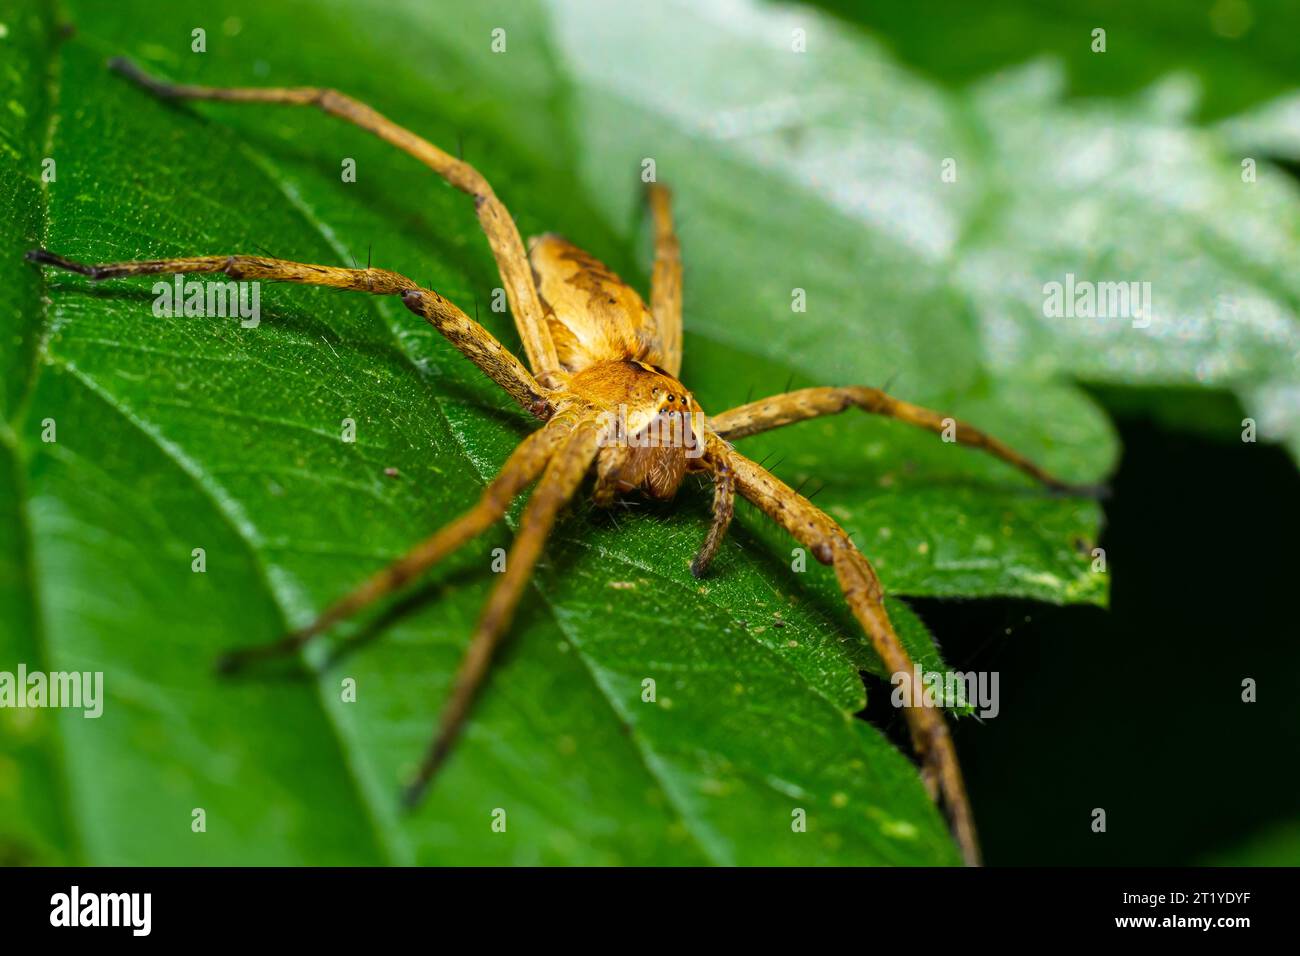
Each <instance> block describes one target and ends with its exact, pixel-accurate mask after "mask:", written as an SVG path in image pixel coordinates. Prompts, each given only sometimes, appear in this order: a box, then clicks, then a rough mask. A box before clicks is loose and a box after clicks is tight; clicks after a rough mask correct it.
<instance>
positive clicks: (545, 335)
mask: <svg viewBox="0 0 1300 956" xmlns="http://www.w3.org/2000/svg"><path fill="white" fill-rule="evenodd" d="M108 66H109V69H111V70H114V71H115V72H117V73H121V74H122V75H123V76H125V77H127V78H128V79H130V80H132V81H133V82H135V83H137V84H139V85H140V86H142V87H144V88H145V89H146V90H148V91H149V92H151V93H153V94H154V95H155V96H157V97H159V98H161V99H177V100H221V101H224V102H228V103H276V104H280V105H283V106H315V107H318V108H319V109H321V110H322V111H323V112H325V113H328V114H329V115H331V116H336V117H338V118H339V119H342V120H345V121H346V122H349V123H351V124H353V125H354V126H358V127H360V128H361V129H363V130H365V131H366V132H368V133H373V134H374V135H375V136H378V137H379V138H380V139H382V140H384V141H385V142H386V143H389V144H391V145H393V146H396V147H397V148H398V149H400V150H402V151H403V152H405V153H408V154H409V155H411V156H413V157H415V159H417V160H419V161H420V162H422V163H424V165H426V166H428V167H429V168H430V169H432V170H433V171H434V172H435V173H437V174H438V175H439V176H441V177H442V178H443V179H445V180H446V181H447V182H448V183H450V184H451V185H452V186H454V187H455V188H457V189H459V190H460V191H461V192H464V193H467V194H468V195H470V196H472V197H474V209H475V211H476V212H477V213H478V219H479V224H480V225H481V226H482V227H483V233H484V235H486V236H487V240H488V245H489V246H490V247H491V249H492V255H493V257H494V258H495V259H496V262H497V270H498V271H499V272H500V273H501V283H502V285H503V286H504V287H505V290H506V299H507V300H508V301H509V302H510V311H511V312H512V313H514V316H515V324H516V326H517V327H518V329H519V338H520V339H521V340H522V341H523V344H524V351H525V352H526V353H527V354H528V362H529V365H530V366H531V367H532V370H533V372H534V373H535V374H536V375H538V376H539V377H540V378H542V379H543V381H546V380H547V378H548V377H549V376H550V375H551V374H552V373H554V372H556V371H557V370H558V369H559V360H558V359H557V358H556V355H555V344H554V343H553V342H552V341H551V334H550V331H549V329H548V327H547V324H546V315H545V312H544V311H543V309H542V303H541V299H540V298H539V297H538V295H537V287H536V286H535V285H534V284H533V273H532V268H531V267H530V266H529V264H528V256H527V254H526V253H525V252H524V243H523V240H522V239H521V238H520V237H519V228H518V227H517V226H516V225H515V221H514V219H513V218H512V217H511V215H510V213H509V211H508V210H507V209H506V207H505V206H504V205H503V204H502V202H501V200H500V199H498V198H497V196H496V193H495V192H493V191H492V187H491V185H490V184H489V183H488V181H487V180H486V179H484V178H483V175H482V173H480V172H479V171H478V170H477V169H475V168H474V167H473V166H471V165H470V164H469V163H467V162H464V161H463V160H460V159H457V158H456V157H454V156H451V155H449V154H448V153H445V152H443V151H442V150H441V149H439V148H438V147H437V146H434V145H433V144H432V143H430V142H429V141H428V140H426V139H424V138H423V137H421V136H417V135H416V134H415V133H412V132H411V131H410V130H408V129H406V128H405V127H403V126H399V125H398V124H396V123H394V122H393V121H392V120H390V119H389V118H388V117H387V116H384V115H383V114H382V113H379V112H378V111H376V110H373V109H371V108H370V107H369V106H367V105H366V104H365V103H362V102H361V101H359V100H355V99H353V98H352V97H350V96H347V95H345V94H343V93H339V92H338V91H337V90H331V89H325V88H322V87H310V86H306V87H215V86H193V85H189V84H183V83H168V82H166V81H165V80H159V79H157V78H156V77H153V76H150V75H149V74H147V73H145V72H144V71H143V70H142V69H140V67H138V66H137V65H136V64H135V63H133V62H132V61H131V60H129V59H127V58H126V57H114V58H113V59H111V60H109V61H108ZM548 384H549V382H548Z"/></svg>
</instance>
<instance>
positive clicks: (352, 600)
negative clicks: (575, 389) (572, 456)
mask: <svg viewBox="0 0 1300 956" xmlns="http://www.w3.org/2000/svg"><path fill="white" fill-rule="evenodd" d="M572 427H573V420H572V419H571V418H569V417H566V416H563V415H561V416H557V417H556V418H554V419H552V420H551V421H550V422H548V423H547V424H546V425H543V426H542V427H541V428H540V429H538V430H537V431H535V432H533V433H532V434H530V435H529V436H528V437H527V438H525V439H524V440H523V441H522V442H521V443H520V444H519V446H518V447H517V448H516V449H515V450H514V452H512V453H511V455H510V457H509V458H508V459H506V463H505V465H503V466H502V468H501V471H500V472H498V474H497V476H496V478H494V479H493V480H492V482H491V483H490V484H489V485H488V486H487V487H486V488H484V489H483V494H482V495H481V496H480V497H479V500H478V503H477V504H475V505H474V507H472V508H470V509H469V510H468V511H466V512H465V513H464V514H462V515H461V516H460V517H459V518H456V519H455V520H453V521H452V522H450V523H449V524H446V525H444V526H443V527H442V528H440V529H438V531H437V532H435V533H434V534H432V535H430V536H429V537H428V538H426V539H425V540H423V541H421V542H420V543H419V544H417V545H416V546H415V547H414V548H412V549H411V550H410V551H408V552H407V553H406V554H404V555H402V557H400V558H398V559H397V560H396V561H394V562H393V563H392V564H390V565H388V566H387V567H385V568H383V569H381V570H380V571H377V572H376V573H375V574H373V575H371V576H370V577H369V578H367V579H366V580H365V581H364V582H362V584H360V585H359V586H358V587H357V588H356V589H354V590H353V591H352V592H351V593H349V594H347V595H345V596H344V597H342V598H339V599H338V600H337V601H335V602H334V603H333V604H331V605H330V606H329V607H328V608H326V609H325V610H324V611H323V612H322V613H321V615H320V616H319V617H317V618H316V620H314V621H312V622H311V623H310V624H308V625H307V626H306V627H303V628H300V629H299V630H297V631H294V632H293V633H292V634H289V635H287V636H286V637H284V638H282V639H280V640H278V641H275V642H273V643H270V644H263V645H260V646H257V647H248V648H241V649H239V650H234V651H230V652H228V653H227V654H226V655H224V656H223V657H222V658H221V661H220V663H219V669H220V670H221V671H222V672H223V673H234V672H235V671H238V670H240V669H242V668H244V667H246V666H247V665H248V664H251V663H253V662H254V661H258V660H264V659H266V658H271V657H278V656H281V655H284V654H290V653H293V652H294V651H297V650H298V649H299V648H301V647H302V646H303V645H305V644H306V643H308V642H309V641H310V640H311V639H312V638H314V637H316V636H317V635H318V634H321V633H322V632H323V631H325V630H326V629H328V628H330V627H332V626H333V625H335V624H337V623H338V622H339V621H343V620H346V619H347V618H350V617H352V616H353V615H354V614H356V613H358V612H359V611H361V610H362V609H363V608H366V607H368V606H369V605H371V604H373V603H375V602H376V601H379V600H381V599H383V598H384V597H386V596H387V595H389V594H392V593H393V592H394V591H397V590H398V589H399V588H401V587H403V586H404V585H406V584H407V583H409V582H410V581H413V580H414V579H415V578H417V577H419V576H420V575H421V574H423V573H424V572H425V571H427V570H428V569H429V568H431V567H432V566H433V565H434V564H436V563H437V562H439V561H441V560H442V559H443V558H445V557H447V556H448V555H449V554H451V553H452V552H454V551H456V550H457V549H459V548H460V547H461V546H462V545H464V544H466V543H467V542H469V541H471V540H473V539H474V538H476V537H478V535H480V534H482V533H483V532H484V531H486V530H487V529H488V528H490V527H491V526H492V525H493V524H495V523H496V522H497V521H499V520H500V519H501V518H502V516H503V515H505V513H506V509H507V508H509V507H510V503H511V502H512V501H514V499H515V498H516V497H517V496H518V495H519V494H520V493H521V492H522V491H523V490H524V489H525V488H527V487H528V486H529V485H530V484H532V482H533V481H534V480H535V479H536V478H537V476H538V475H539V474H541V473H542V469H543V468H545V467H546V464H547V462H549V461H550V460H551V458H552V456H553V455H554V454H555V452H556V449H557V448H559V447H560V445H561V444H562V443H563V442H564V441H565V439H567V438H568V437H569V433H570V429H571V428H572Z"/></svg>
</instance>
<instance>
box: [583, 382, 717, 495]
mask: <svg viewBox="0 0 1300 956" xmlns="http://www.w3.org/2000/svg"><path fill="white" fill-rule="evenodd" d="M569 388H570V389H571V390H573V391H574V392H576V393H577V394H578V395H580V396H581V397H582V398H584V399H585V400H586V401H588V402H590V403H591V404H593V405H596V406H597V407H599V408H600V409H601V410H602V412H603V414H604V417H605V420H606V426H607V427H606V438H605V445H604V447H603V448H602V449H601V452H600V456H599V459H598V462H597V471H598V473H599V475H600V481H599V483H598V485H597V501H602V500H603V499H605V498H612V496H613V494H614V493H615V492H627V491H632V490H633V489H640V490H641V491H643V492H645V493H646V494H647V495H649V496H650V497H652V498H671V497H672V496H673V495H674V494H675V493H676V491H677V488H678V487H679V486H680V485H681V483H682V479H683V478H684V477H685V475H686V472H687V470H688V468H690V467H691V463H692V461H698V460H699V458H700V457H701V456H702V455H703V453H704V411H703V409H701V408H700V406H699V403H698V402H696V401H695V397H694V396H693V395H692V394H691V393H690V391H689V390H688V389H687V388H686V386H685V385H683V384H682V383H681V382H680V381H678V380H677V379H676V378H674V377H673V376H672V375H669V374H668V373H667V372H665V371H664V370H663V369H661V368H657V367H655V366H653V365H648V364H646V363H645V362H637V361H632V360H627V361H622V362H608V363H601V364H600V365H595V366H592V367H591V368H589V369H585V370H583V371H582V372H579V373H578V374H576V375H574V376H573V378H572V379H571V380H570V382H569Z"/></svg>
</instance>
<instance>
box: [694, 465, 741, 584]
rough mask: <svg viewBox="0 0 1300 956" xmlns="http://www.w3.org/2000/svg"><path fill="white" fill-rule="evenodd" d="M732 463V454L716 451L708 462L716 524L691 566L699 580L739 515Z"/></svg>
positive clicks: (711, 527) (712, 525)
mask: <svg viewBox="0 0 1300 956" xmlns="http://www.w3.org/2000/svg"><path fill="white" fill-rule="evenodd" d="M710 444H711V445H712V444H713V443H710ZM718 444H721V443H718ZM729 459H730V454H729V452H727V451H725V450H723V451H721V452H720V453H719V452H715V451H713V449H712V448H711V449H710V454H709V455H708V458H707V460H708V462H709V467H710V469H711V471H712V475H713V523H712V524H711V525H709V533H708V534H707V535H706V536H705V538H704V543H703V544H702V545H700V550H699V552H698V553H697V554H696V555H695V559H694V560H693V561H692V562H691V574H693V575H694V576H695V577H697V578H702V577H704V572H705V571H706V570H708V567H709V564H710V563H711V562H712V561H713V558H714V556H715V555H717V553H718V548H719V547H721V546H722V539H723V538H725V537H726V535H727V528H728V527H730V526H731V518H732V516H733V515H734V514H735V512H736V476H735V475H734V474H733V473H732V470H731V464H730V461H729Z"/></svg>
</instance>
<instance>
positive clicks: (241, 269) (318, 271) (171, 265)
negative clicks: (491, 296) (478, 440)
mask: <svg viewBox="0 0 1300 956" xmlns="http://www.w3.org/2000/svg"><path fill="white" fill-rule="evenodd" d="M27 258H28V260H30V261H31V262H37V263H40V264H41V265H46V266H54V267H55V268H57V269H65V270H67V271H68V272H75V273H78V274H79V275H84V276H88V277H89V278H90V279H92V280H94V281H100V280H103V279H120V278H127V277H130V276H144V275H180V274H184V273H221V274H222V275H225V276H228V277H229V278H231V279H233V280H235V281H236V282H295V283H298V284H299V285H314V286H326V287H328V288H332V289H344V290H348V291H352V292H368V293H370V294H371V295H400V296H401V297H402V302H403V303H404V304H405V305H406V307H407V308H408V309H410V310H411V311H412V312H414V313H415V314H416V315H419V316H422V317H423V318H424V319H426V320H427V321H428V323H429V324H430V325H432V326H433V327H434V328H435V329H437V330H438V331H439V332H440V333H442V335H443V336H444V337H446V339H447V340H448V341H449V342H451V344H452V345H454V346H455V347H456V348H457V349H458V350H460V352H461V353H462V354H463V355H464V356H465V357H466V358H468V359H469V360H470V361H471V362H473V363H474V364H475V365H477V366H478V367H479V369H480V370H481V371H482V372H483V374H485V375H487V376H488V378H490V379H492V381H494V382H496V383H497V384H498V385H500V386H501V388H503V389H504V390H505V391H506V392H507V393H508V394H509V395H510V396H511V397H512V398H514V400H515V401H517V402H518V403H519V404H520V405H521V406H522V407H523V408H524V409H525V410H527V411H529V412H531V413H532V414H533V415H535V416H536V417H537V418H541V419H545V418H547V417H548V416H549V415H550V405H549V402H548V401H547V399H546V389H544V388H542V386H541V385H539V384H538V383H537V380H536V379H535V378H533V376H532V374H531V373H530V372H529V371H528V369H526V368H525V367H524V365H523V363H522V362H520V361H519V359H517V358H515V357H514V355H513V354H511V352H510V350H509V349H507V348H506V347H505V346H504V345H502V344H501V343H500V342H499V341H497V339H496V338H495V337H494V336H493V335H492V333H491V332H489V331H488V330H487V329H485V328H483V326H481V325H479V324H478V323H477V322H475V321H474V320H473V319H471V318H470V317H469V316H467V315H466V314H465V313H464V312H462V311H461V310H460V309H458V308H456V306H455V305H453V304H452V303H451V302H449V301H447V300H446V299H444V298H443V297H442V296H440V295H438V293H436V292H434V291H432V290H430V289H422V288H420V287H419V285H417V284H416V283H415V282H413V281H412V280H410V279H408V278H407V277H406V276H404V275H401V274H400V273H397V272H390V271H389V270H387V269H370V268H366V269H343V268H339V267H337V266H320V265H312V264H310V263H306V262H291V261H289V260H287V259H272V258H268V257H266V256H244V255H233V256H191V257H188V258H184V259H139V260H136V261H134V262H104V263H97V264H88V263H84V262H76V261H74V260H72V259H67V258H64V257H63V256H60V255H57V254H55V253H53V252H50V251H48V250H46V249H33V250H32V251H31V252H28V253H27Z"/></svg>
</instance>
